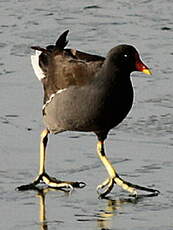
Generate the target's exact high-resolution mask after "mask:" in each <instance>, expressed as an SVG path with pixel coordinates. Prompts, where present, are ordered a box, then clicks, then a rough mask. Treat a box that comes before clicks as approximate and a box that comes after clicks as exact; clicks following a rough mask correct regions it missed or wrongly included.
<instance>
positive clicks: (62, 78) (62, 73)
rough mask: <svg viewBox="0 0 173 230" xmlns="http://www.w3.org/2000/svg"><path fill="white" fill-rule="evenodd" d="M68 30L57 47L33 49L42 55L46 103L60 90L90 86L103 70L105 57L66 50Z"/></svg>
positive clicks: (41, 63) (41, 66)
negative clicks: (73, 86)
mask: <svg viewBox="0 0 173 230" xmlns="http://www.w3.org/2000/svg"><path fill="white" fill-rule="evenodd" d="M68 32H69V31H68V30H66V31H65V32H64V33H62V34H61V35H60V37H59V38H58V40H57V42H56V43H55V45H49V46H47V47H46V48H41V47H38V46H34V47H31V48H33V49H35V50H39V51H41V52H42V53H41V54H40V56H39V67H40V68H41V69H42V71H43V73H44V76H45V77H44V78H43V79H42V83H43V87H44V103H45V102H46V101H47V100H48V99H49V98H50V96H51V94H53V93H56V92H57V91H58V90H60V89H64V88H68V87H69V86H72V85H76V86H82V85H85V84H89V82H90V81H92V79H93V78H94V77H95V76H96V74H97V72H98V71H99V70H100V69H101V67H102V64H103V62H104V60H105V58H104V57H101V56H98V55H92V54H88V53H84V52H81V51H78V50H75V49H64V48H65V46H66V45H67V43H68V41H67V40H66V37H67V34H68Z"/></svg>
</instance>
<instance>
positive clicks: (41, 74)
mask: <svg viewBox="0 0 173 230" xmlns="http://www.w3.org/2000/svg"><path fill="white" fill-rule="evenodd" d="M41 53H42V52H41V51H38V50H36V52H35V54H34V55H31V64H32V67H33V69H34V72H35V75H36V76H37V77H38V79H39V80H40V81H41V79H43V78H45V77H46V76H45V75H44V72H43V71H42V69H41V68H40V66H39V56H40V54H41Z"/></svg>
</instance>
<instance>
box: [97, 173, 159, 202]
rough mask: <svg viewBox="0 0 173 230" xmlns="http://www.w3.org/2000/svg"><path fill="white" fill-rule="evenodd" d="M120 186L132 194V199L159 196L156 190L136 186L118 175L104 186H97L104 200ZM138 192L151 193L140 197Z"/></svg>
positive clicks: (108, 180) (104, 183)
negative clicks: (116, 186) (114, 188)
mask: <svg viewBox="0 0 173 230" xmlns="http://www.w3.org/2000/svg"><path fill="white" fill-rule="evenodd" d="M115 184H117V185H119V186H120V187H121V188H122V189H124V190H126V191H128V192H130V193H131V194H130V196H132V197H140V196H148V197H149V196H158V195H159V193H160V192H159V191H158V190H155V189H150V188H146V187H143V186H139V185H135V184H132V183H130V182H127V181H124V180H123V179H121V178H120V177H119V176H118V175H117V176H116V177H115V178H108V179H106V180H105V181H104V182H103V183H102V184H100V185H98V186H97V193H98V194H99V197H101V198H104V197H105V196H106V195H107V194H109V193H110V192H111V190H112V189H113V187H114V185H115ZM137 190H141V191H145V192H149V194H147V195H138V194H137Z"/></svg>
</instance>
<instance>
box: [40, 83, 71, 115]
mask: <svg viewBox="0 0 173 230" xmlns="http://www.w3.org/2000/svg"><path fill="white" fill-rule="evenodd" d="M66 90H67V88H64V89H59V90H58V91H57V92H56V93H53V94H51V95H50V97H49V99H48V100H47V101H46V102H45V104H44V105H43V107H42V110H43V111H44V109H45V107H46V105H48V104H49V103H50V102H51V101H52V99H53V98H54V97H55V95H56V94H60V93H62V92H64V91H66Z"/></svg>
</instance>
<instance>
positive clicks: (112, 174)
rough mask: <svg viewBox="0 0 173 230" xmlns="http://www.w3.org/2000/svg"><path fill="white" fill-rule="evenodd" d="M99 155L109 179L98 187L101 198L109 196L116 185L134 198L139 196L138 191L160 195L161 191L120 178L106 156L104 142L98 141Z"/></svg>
mask: <svg viewBox="0 0 173 230" xmlns="http://www.w3.org/2000/svg"><path fill="white" fill-rule="evenodd" d="M97 154H98V155H99V158H100V159H101V161H102V163H103V165H104V166H105V168H106V170H107V172H108V175H109V177H108V178H107V179H106V180H105V181H104V182H103V183H102V184H100V185H98V187H97V192H98V193H99V195H100V196H102V197H104V196H106V195H107V194H109V193H110V192H111V190H112V188H113V187H114V184H117V185H119V186H120V187H121V188H122V189H124V190H126V191H128V192H130V193H131V194H132V195H133V196H136V195H137V191H136V190H137V189H138V190H143V191H146V192H150V193H152V194H153V195H158V194H159V191H158V190H155V189H150V188H145V187H142V186H139V185H135V184H132V183H129V182H127V181H125V180H123V179H122V178H120V177H119V175H118V173H117V172H116V170H115V168H113V166H112V164H111V163H110V161H109V160H108V158H107V156H106V155H105V151H104V141H98V143H97ZM101 190H104V191H103V192H100V191H101Z"/></svg>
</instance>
